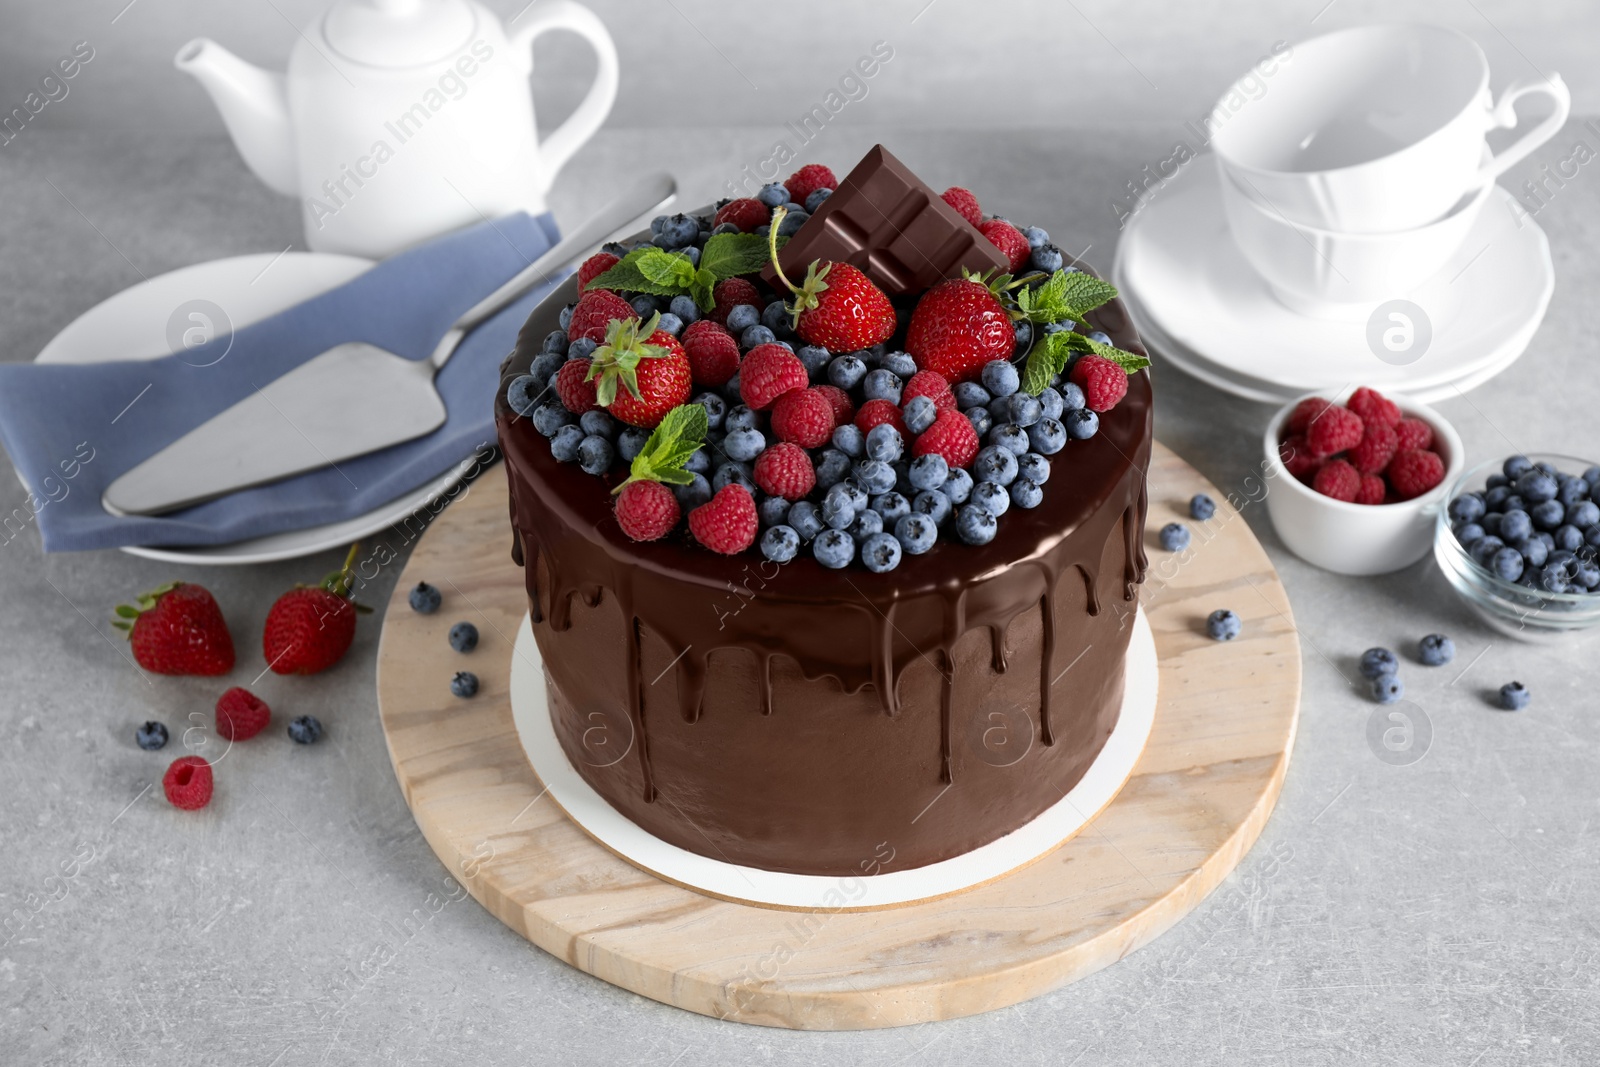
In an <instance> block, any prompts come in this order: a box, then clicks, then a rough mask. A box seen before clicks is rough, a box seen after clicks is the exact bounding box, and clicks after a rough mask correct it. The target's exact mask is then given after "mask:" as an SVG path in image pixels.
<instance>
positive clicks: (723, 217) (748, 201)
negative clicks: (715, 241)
mask: <svg viewBox="0 0 1600 1067" xmlns="http://www.w3.org/2000/svg"><path fill="white" fill-rule="evenodd" d="M771 219H772V209H771V208H769V207H767V205H765V204H763V203H762V202H761V201H759V200H757V199H755V198H754V197H751V196H745V197H740V198H739V199H738V200H729V201H728V202H727V203H726V204H723V205H722V206H721V207H720V208H718V209H717V213H716V214H715V215H714V216H712V219H711V225H712V226H721V225H722V224H723V223H725V222H731V223H733V224H734V225H735V226H737V227H739V229H740V230H742V231H743V232H745V233H752V232H754V231H755V229H756V228H757V227H759V226H765V225H766V224H767V223H768V222H769V221H770V220H771Z"/></svg>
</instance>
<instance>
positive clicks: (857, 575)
mask: <svg viewBox="0 0 1600 1067" xmlns="http://www.w3.org/2000/svg"><path fill="white" fill-rule="evenodd" d="M891 158H892V157H891ZM907 173H909V172H907ZM847 182H848V179H847ZM847 182H841V183H838V184H839V185H840V190H836V191H835V193H834V196H833V197H831V198H829V200H834V199H837V198H839V196H840V195H841V192H842V191H844V187H845V185H846V184H847ZM795 184H797V185H798V184H800V182H798V181H796V183H795ZM915 184H917V185H920V183H915ZM902 192H903V194H904V195H913V193H914V191H913V192H906V191H905V190H902ZM828 202H829V201H827V200H825V201H823V204H824V205H826V204H827V203H828ZM941 206H943V205H942V204H941ZM849 210H851V205H850V204H848V203H845V202H840V203H838V204H835V205H834V207H833V208H832V209H831V213H833V214H835V215H836V216H838V215H839V213H841V212H848V211H849ZM874 210H877V209H876V208H874ZM958 221H959V220H958ZM941 223H948V220H947V219H942V220H941ZM959 224H960V225H962V226H965V225H967V224H966V223H965V222H964V221H960V223H959ZM804 230H805V227H802V231H804ZM855 232H857V233H859V232H861V231H860V229H859V228H858V229H857V230H856V231H855ZM973 232H976V231H975V230H974V231H973ZM807 236H808V237H812V236H815V235H814V234H810V233H808V234H807ZM643 239H645V240H648V239H649V238H648V235H646V236H645V237H644V238H643ZM799 240H800V238H799V237H797V238H796V242H797V243H798V241H799ZM668 243H670V242H668ZM615 251H621V250H615ZM858 251H859V250H858ZM807 254H808V255H815V256H818V257H820V258H823V259H827V258H829V250H828V248H827V246H826V243H825V242H812V247H811V250H809V251H808V253H807ZM864 258H870V257H864ZM785 266H787V264H785ZM953 272H954V273H959V266H956V267H955V268H954V271H953ZM868 273H869V276H870V271H869V272H868ZM914 297H915V294H912V297H911V298H912V299H914ZM577 298H578V286H577V282H576V280H569V281H568V282H567V283H565V284H564V285H563V286H562V287H560V288H559V289H558V290H557V291H556V293H555V294H554V295H552V296H551V298H550V299H549V300H547V301H546V302H545V303H544V304H543V305H542V306H541V307H540V308H539V309H538V310H536V311H535V312H534V314H533V315H532V316H531V317H530V319H529V320H528V322H527V324H526V325H525V327H524V328H523V330H522V333H521V336H520V338H519V340H518V344H517V348H516V350H515V352H513V354H512V355H511V356H510V357H509V359H508V360H507V363H506V366H505V368H504V370H503V379H502V389H501V397H500V400H499V402H498V406H497V415H498V426H499V435H500V444H501V447H502V449H503V451H504V454H505V461H506V473H507V477H508V478H509V481H510V487H511V524H512V527H513V531H514V535H513V543H512V555H513V557H514V558H515V559H516V561H517V562H518V563H519V564H521V565H522V566H523V567H524V572H525V575H526V583H527V590H528V602H529V610H530V614H531V618H532V622H533V631H534V635H535V637H536V639H537V642H538V645H539V651H540V654H541V657H542V659H543V662H544V668H545V676H546V685H547V689H548V697H549V706H550V714H551V717H552V720H553V722H554V725H555V730H556V734H557V736H558V737H559V739H560V741H561V744H562V746H563V748H564V750H565V751H566V753H567V755H568V756H569V758H570V759H571V761H572V763H573V765H574V766H575V767H576V768H577V769H578V771H579V772H580V773H581V774H582V776H583V777H584V779H585V780H586V781H587V782H588V783H589V784H590V785H591V786H593V788H594V789H595V790H596V791H597V792H598V793H599V794H600V795H601V796H603V797H604V798H605V799H606V800H607V801H608V802H609V803H611V804H612V805H613V806H614V807H615V808H616V809H617V810H618V811H619V812H621V813H622V814H624V815H626V816H627V817H628V818H629V819H631V820H633V821H634V822H635V823H637V824H638V825H640V826H641V827H643V828H644V829H646V830H648V831H649V832H650V833H652V834H654V835H656V836H657V837H659V838H661V839H663V840H665V841H667V842H670V843H671V844H674V845H677V846H680V847H682V848H684V849H687V850H690V851H692V852H695V853H699V854H702V855H705V856H708V857H711V858H714V859H719V860H724V861H728V862H731V863H736V864H742V865H748V866H753V867H759V868H764V869H768V870H774V871H787V872H796V873H802V874H813V875H856V874H862V873H875V872H877V871H880V870H903V869H909V868H915V867H919V866H922V865H925V864H928V863H933V862H936V861H939V860H945V859H949V858H952V857H955V856H959V855H961V854H963V853H965V852H968V851H970V850H972V849H974V848H977V847H979V846H981V845H983V844H986V843H988V842H990V841H993V840H995V839H997V838H999V837H1001V836H1003V835H1005V834H1007V833H1009V832H1010V831H1012V830H1014V829H1016V828H1018V827H1019V826H1021V825H1023V824H1025V823H1027V822H1028V821H1029V820H1031V819H1033V818H1034V817H1035V816H1037V815H1038V814H1040V813H1041V812H1042V811H1044V810H1045V809H1046V808H1048V807H1050V806H1051V805H1053V804H1055V803H1056V802H1057V801H1059V800H1060V799H1061V798H1062V796H1063V795H1065V794H1066V793H1067V791H1068V790H1070V789H1071V788H1072V787H1073V785H1074V784H1076V783H1077V781H1078V780H1079V779H1080V778H1081V777H1082V775H1083V774H1084V772H1085V770H1086V769H1087V768H1088V766H1089V765H1090V763H1091V762H1093V760H1094V758H1095V756H1096V755H1098V754H1099V752H1100V750H1101V748H1102V746H1103V745H1104V744H1105V742H1106V739H1107V738H1108V737H1109V736H1110V734H1111V731H1112V728H1113V727H1114V726H1115V724H1116V721H1117V716H1118V712H1119V708H1120V704H1121V700H1122V690H1123V663H1124V657H1125V653H1126V650H1127V646H1128V642H1129V639H1130V636H1131V631H1132V621H1133V616H1134V597H1135V594H1136V587H1137V584H1138V583H1139V582H1140V581H1141V579H1142V577H1143V573H1144V568H1145V558H1144V552H1143V550H1142V543H1143V529H1144V517H1145V503H1146V499H1145V469H1146V467H1147V465H1148V459H1149V454H1150V445H1151V391H1150V382H1149V375H1148V372H1145V371H1142V370H1141V371H1138V372H1136V373H1133V374H1131V375H1129V376H1128V385H1127V392H1126V396H1125V397H1123V398H1122V399H1121V402H1120V403H1116V404H1115V406H1114V407H1113V408H1111V409H1109V410H1105V411H1102V412H1100V413H1099V422H1098V432H1095V433H1093V434H1092V436H1089V437H1087V439H1076V440H1071V441H1069V442H1068V443H1067V445H1066V447H1064V448H1062V449H1061V450H1060V451H1059V452H1057V453H1055V454H1054V456H1053V457H1052V458H1051V459H1050V464H1051V466H1052V467H1053V468H1054V470H1055V473H1054V475H1053V476H1052V477H1051V478H1050V481H1049V484H1048V486H1046V487H1045V488H1047V489H1048V490H1049V491H1048V492H1047V493H1044V495H1043V498H1042V501H1041V502H1038V503H1037V506H1031V507H1029V506H1019V507H1012V508H1010V509H1009V510H1008V511H1007V513H1006V514H1005V515H1004V516H1003V518H1002V519H1001V520H1000V521H999V522H998V528H997V529H996V530H995V532H994V534H993V536H992V539H991V540H988V541H987V542H986V543H979V544H973V543H963V541H962V540H961V539H959V538H957V537H956V536H954V534H950V533H947V534H945V535H942V537H943V539H941V540H939V541H938V542H937V543H935V544H934V545H933V547H932V548H931V549H928V550H926V551H922V552H920V553H919V554H911V553H910V552H908V553H907V554H906V555H904V556H903V558H902V557H900V556H899V554H898V551H897V552H896V559H897V560H898V564H897V565H894V566H893V567H892V569H890V570H888V571H887V572H886V573H874V572H873V571H872V570H868V569H864V568H862V567H837V566H824V565H823V563H822V562H821V561H819V559H818V558H813V556H811V555H807V554H803V553H802V554H798V555H794V556H793V558H788V559H786V560H785V561H784V562H781V563H780V562H775V561H774V560H772V559H768V558H763V556H762V555H761V554H760V553H758V552H756V551H753V550H751V551H746V552H743V553H738V554H720V553H718V552H713V551H709V550H708V549H707V548H705V547H702V545H700V544H697V543H696V540H695V537H694V536H693V535H692V534H691V533H690V532H689V530H686V529H684V528H683V526H682V525H681V524H680V525H678V526H676V527H675V528H674V529H673V530H672V532H671V533H670V534H668V535H667V536H664V537H662V538H661V539H659V540H652V541H636V540H634V539H632V538H631V537H630V536H628V535H627V534H625V533H624V531H623V527H622V526H621V525H619V522H618V519H617V517H616V514H615V512H614V511H613V506H614V505H613V502H614V496H613V493H612V492H611V491H610V490H611V489H612V488H615V487H617V486H618V485H620V484H622V483H623V481H624V479H625V478H626V477H627V468H626V466H619V467H617V468H616V469H615V470H612V471H607V472H604V473H603V474H602V475H601V477H600V478H599V479H598V480H597V478H596V476H595V475H594V474H593V473H590V472H586V471H585V469H584V468H583V467H581V466H579V465H578V464H577V463H574V462H562V461H560V460H558V459H557V458H556V455H555V451H556V450H555V449H554V448H553V447H552V441H551V440H550V439H547V434H546V433H545V432H541V430H540V429H539V428H536V426H535V424H534V420H533V419H532V418H529V417H524V415H526V414H527V411H526V410H524V411H523V412H522V413H521V414H519V413H518V412H517V411H516V410H514V409H513V406H512V405H511V404H510V403H509V402H508V400H507V393H508V390H510V389H513V387H514V383H517V382H518V381H519V380H521V379H525V376H526V375H528V373H529V371H530V369H531V368H534V367H535V363H536V361H537V360H539V359H540V358H541V356H542V355H544V354H546V352H547V351H548V350H547V349H546V348H545V347H544V342H545V339H546V338H547V336H550V335H552V334H554V333H557V332H559V331H560V329H561V320H562V316H563V306H564V305H568V304H570V303H571V302H572V301H574V300H576V299H577ZM902 310H903V309H902ZM1080 326H1082V327H1084V328H1092V329H1097V330H1100V331H1104V333H1105V334H1107V335H1109V338H1110V341H1111V343H1112V344H1113V345H1114V346H1115V347H1116V348H1117V349H1118V350H1120V351H1121V353H1122V354H1126V353H1137V354H1140V355H1142V354H1143V350H1142V348H1141V346H1140V344H1139V341H1138V339H1137V337H1136V336H1135V334H1134V332H1133V330H1132V327H1131V325H1130V323H1129V320H1128V318H1127V315H1126V313H1125V311H1124V310H1123V308H1122V306H1121V304H1120V303H1119V302H1118V301H1116V300H1111V301H1110V302H1109V303H1106V304H1104V305H1103V306H1101V307H1100V308H1099V309H1098V310H1097V311H1095V312H1093V313H1092V314H1091V315H1090V317H1089V320H1088V322H1087V324H1080ZM796 343H797V344H798V343H799V340H798V339H797V341H796ZM887 347H892V346H887ZM552 381H553V376H552ZM1062 389H1063V390H1064V391H1069V392H1070V389H1069V387H1068V386H1066V385H1065V383H1064V381H1063V384H1062ZM969 395H970V394H969ZM972 421H973V423H974V424H978V423H979V422H980V421H981V420H980V418H979V417H977V416H974V417H973V419H972ZM586 427H587V424H586ZM546 429H548V426H547V427H546ZM596 447H597V448H598V446H596ZM908 451H909V450H908ZM735 495H737V494H735ZM777 510H779V511H781V510H782V508H781V505H780V506H779V507H778V509H777ZM875 521H876V520H875ZM953 523H954V520H953V518H950V519H946V520H945V521H944V523H943V524H942V528H944V529H946V530H947V531H948V529H949V528H950V527H951V526H953ZM880 525H881V524H880ZM869 528H870V527H869ZM824 532H825V531H824ZM819 536H820V535H819Z"/></svg>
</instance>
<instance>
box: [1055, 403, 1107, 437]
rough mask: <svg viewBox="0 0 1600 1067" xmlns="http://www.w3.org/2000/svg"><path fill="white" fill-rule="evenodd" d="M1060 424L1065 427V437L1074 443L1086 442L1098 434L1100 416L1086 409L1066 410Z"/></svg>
mask: <svg viewBox="0 0 1600 1067" xmlns="http://www.w3.org/2000/svg"><path fill="white" fill-rule="evenodd" d="M1061 424H1062V425H1063V426H1064V427H1066V430H1067V436H1068V437H1070V438H1072V439H1073V440H1074V441H1087V440H1088V439H1089V438H1091V437H1093V436H1094V435H1095V434H1096V433H1098V432H1099V430H1100V416H1098V415H1096V414H1095V413H1094V412H1092V411H1090V410H1089V409H1088V408H1068V409H1067V414H1066V417H1065V418H1063V419H1062V420H1061Z"/></svg>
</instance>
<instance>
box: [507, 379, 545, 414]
mask: <svg viewBox="0 0 1600 1067" xmlns="http://www.w3.org/2000/svg"><path fill="white" fill-rule="evenodd" d="M543 392H544V385H543V384H542V383H541V382H540V381H539V379H537V378H535V377H534V376H533V375H531V374H519V375H517V376H516V377H515V378H513V379H511V384H510V385H508V386H506V406H507V407H509V408H510V409H511V410H512V411H513V412H514V413H516V414H517V415H520V416H522V417H523V418H527V417H528V416H529V415H531V414H533V409H534V406H535V405H536V404H537V403H538V402H539V397H540V395H541V394H543Z"/></svg>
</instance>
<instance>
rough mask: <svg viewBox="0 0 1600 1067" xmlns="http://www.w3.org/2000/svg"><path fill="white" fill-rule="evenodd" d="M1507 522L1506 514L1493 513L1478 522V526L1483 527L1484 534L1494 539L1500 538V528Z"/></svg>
mask: <svg viewBox="0 0 1600 1067" xmlns="http://www.w3.org/2000/svg"><path fill="white" fill-rule="evenodd" d="M1505 521H1506V516H1505V513H1504V512H1500V511H1491V512H1489V514H1487V515H1485V516H1484V517H1483V518H1482V519H1480V520H1479V521H1478V525H1479V526H1482V527H1483V532H1484V533H1486V534H1489V535H1491V536H1493V537H1499V536H1500V527H1501V526H1502V525H1503V524H1504V523H1505Z"/></svg>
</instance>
